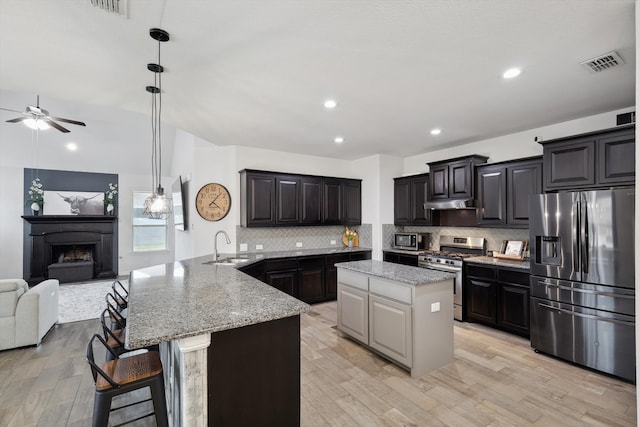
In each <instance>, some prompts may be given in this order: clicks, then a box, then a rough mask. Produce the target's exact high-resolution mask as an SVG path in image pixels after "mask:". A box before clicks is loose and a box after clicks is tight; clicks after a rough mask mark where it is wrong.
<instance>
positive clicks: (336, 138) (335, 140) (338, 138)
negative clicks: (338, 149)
mask: <svg viewBox="0 0 640 427" xmlns="http://www.w3.org/2000/svg"><path fill="white" fill-rule="evenodd" d="M333 141H334V142H335V143H336V144H342V143H343V142H344V138H343V137H341V136H336V137H335V138H334V139H333Z"/></svg>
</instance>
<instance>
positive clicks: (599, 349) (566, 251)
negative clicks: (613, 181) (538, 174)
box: [529, 188, 636, 381]
mask: <svg viewBox="0 0 640 427" xmlns="http://www.w3.org/2000/svg"><path fill="white" fill-rule="evenodd" d="M634 199H635V189H633V188H621V189H615V190H598V191H583V192H560V193H548V194H539V195H534V196H531V198H530V206H529V207H530V222H529V230H530V241H529V243H530V249H531V346H532V347H533V348H534V349H536V350H539V351H541V352H543V353H548V354H551V355H554V356H557V357H560V358H563V359H566V360H569V361H571V362H574V363H577V364H580V365H584V366H587V367H590V368H593V369H596V370H599V371H602V372H606V373H609V374H612V375H616V376H618V377H621V378H624V379H627V380H629V381H635V376H636V375H635V273H634V263H635V257H634Z"/></svg>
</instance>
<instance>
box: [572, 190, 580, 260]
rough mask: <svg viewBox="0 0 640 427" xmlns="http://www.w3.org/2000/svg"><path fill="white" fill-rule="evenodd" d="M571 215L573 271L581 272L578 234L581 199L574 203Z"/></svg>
mask: <svg viewBox="0 0 640 427" xmlns="http://www.w3.org/2000/svg"><path fill="white" fill-rule="evenodd" d="M571 211H572V212H571V216H572V218H573V224H572V230H571V249H572V251H571V252H572V254H571V260H572V261H573V271H574V272H575V273H579V272H580V258H579V256H578V253H579V247H578V234H579V232H580V231H579V230H580V228H579V227H580V221H579V213H580V201H579V200H576V202H575V203H574V205H573V206H572V208H571Z"/></svg>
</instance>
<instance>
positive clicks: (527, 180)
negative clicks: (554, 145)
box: [476, 157, 542, 228]
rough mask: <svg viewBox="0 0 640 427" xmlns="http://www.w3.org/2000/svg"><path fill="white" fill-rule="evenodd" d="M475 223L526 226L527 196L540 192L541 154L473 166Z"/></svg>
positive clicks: (527, 220) (527, 224) (515, 226)
mask: <svg viewBox="0 0 640 427" xmlns="http://www.w3.org/2000/svg"><path fill="white" fill-rule="evenodd" d="M476 175H477V178H476V180H477V187H478V188H477V198H478V199H477V201H478V209H477V215H478V225H481V226H509V227H514V228H527V227H528V226H529V196H530V195H531V194H540V193H541V192H542V157H529V158H526V159H518V160H512V161H508V162H501V163H494V164H490V165H482V166H478V167H477V168H476Z"/></svg>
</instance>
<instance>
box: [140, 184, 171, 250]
mask: <svg viewBox="0 0 640 427" xmlns="http://www.w3.org/2000/svg"><path fill="white" fill-rule="evenodd" d="M150 195H151V193H148V192H142V191H134V192H133V251H134V252H147V251H164V250H166V249H167V220H166V219H151V218H147V217H146V216H144V214H143V213H142V210H143V208H144V201H145V199H146V198H147V197H149V196H150Z"/></svg>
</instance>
